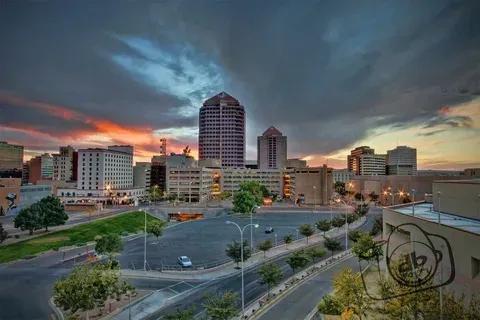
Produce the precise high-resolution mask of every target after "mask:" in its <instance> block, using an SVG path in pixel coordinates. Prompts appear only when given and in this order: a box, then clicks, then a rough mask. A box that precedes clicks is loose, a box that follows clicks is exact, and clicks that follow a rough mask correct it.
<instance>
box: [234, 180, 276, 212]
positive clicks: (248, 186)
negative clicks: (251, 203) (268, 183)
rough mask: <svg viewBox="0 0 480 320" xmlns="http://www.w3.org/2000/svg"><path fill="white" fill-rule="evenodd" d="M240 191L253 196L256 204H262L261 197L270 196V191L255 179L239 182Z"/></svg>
mask: <svg viewBox="0 0 480 320" xmlns="http://www.w3.org/2000/svg"><path fill="white" fill-rule="evenodd" d="M240 191H245V192H248V193H250V194H251V195H252V196H253V197H254V198H255V201H256V204H257V205H258V206H260V205H262V203H263V198H265V197H269V196H270V192H268V190H267V188H266V187H265V186H264V185H263V184H260V183H259V182H257V181H245V182H242V183H241V184H240Z"/></svg>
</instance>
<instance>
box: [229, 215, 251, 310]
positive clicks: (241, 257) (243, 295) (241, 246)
mask: <svg viewBox="0 0 480 320" xmlns="http://www.w3.org/2000/svg"><path fill="white" fill-rule="evenodd" d="M225 223H226V224H233V225H234V226H236V227H237V228H238V231H239V232H240V259H241V260H242V318H245V288H244V281H243V232H244V231H245V228H247V227H250V226H251V225H250V224H247V225H246V226H243V228H242V227H240V226H239V225H238V224H237V223H235V222H233V221H227V222H225ZM253 226H254V227H255V228H258V224H254V225H253Z"/></svg>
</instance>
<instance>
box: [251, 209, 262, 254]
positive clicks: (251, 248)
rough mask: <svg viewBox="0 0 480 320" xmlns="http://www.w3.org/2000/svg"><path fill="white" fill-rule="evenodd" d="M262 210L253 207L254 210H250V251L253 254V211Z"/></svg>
mask: <svg viewBox="0 0 480 320" xmlns="http://www.w3.org/2000/svg"><path fill="white" fill-rule="evenodd" d="M255 209H260V207H259V206H256V205H255V206H253V208H252V210H250V250H251V251H252V253H253V248H254V246H253V210H255Z"/></svg>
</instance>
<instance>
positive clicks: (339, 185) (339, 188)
mask: <svg viewBox="0 0 480 320" xmlns="http://www.w3.org/2000/svg"><path fill="white" fill-rule="evenodd" d="M334 188H335V192H336V193H338V194H339V195H341V196H344V195H346V194H347V192H346V191H345V182H341V181H336V182H335V186H334Z"/></svg>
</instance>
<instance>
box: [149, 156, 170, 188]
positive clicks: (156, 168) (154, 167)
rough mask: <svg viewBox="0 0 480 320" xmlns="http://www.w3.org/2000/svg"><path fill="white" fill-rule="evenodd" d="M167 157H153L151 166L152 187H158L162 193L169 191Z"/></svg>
mask: <svg viewBox="0 0 480 320" xmlns="http://www.w3.org/2000/svg"><path fill="white" fill-rule="evenodd" d="M166 177H167V156H166V155H161V156H153V157H152V161H151V166H150V186H152V187H153V186H156V187H158V188H159V190H160V192H164V191H166V189H167V186H166V179H167V178H166Z"/></svg>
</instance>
